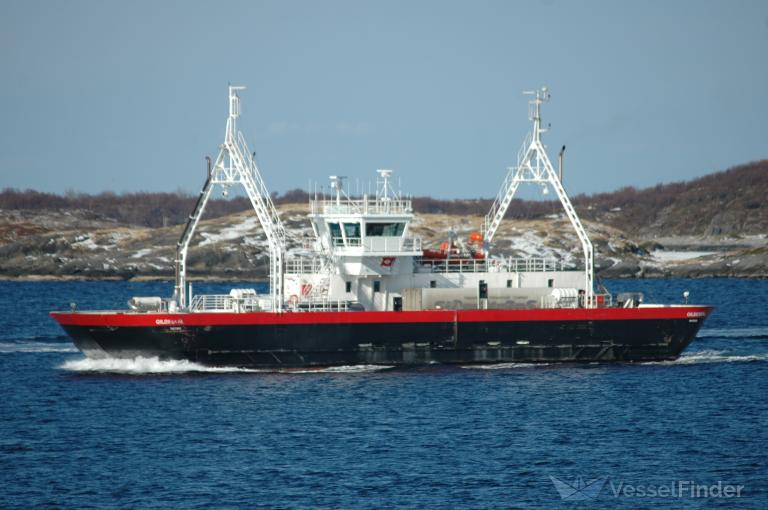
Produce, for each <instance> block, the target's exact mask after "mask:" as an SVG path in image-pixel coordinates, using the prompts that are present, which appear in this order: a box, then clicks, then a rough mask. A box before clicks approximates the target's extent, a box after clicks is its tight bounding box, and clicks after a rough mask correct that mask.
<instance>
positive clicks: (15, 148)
mask: <svg viewBox="0 0 768 510" xmlns="http://www.w3.org/2000/svg"><path fill="white" fill-rule="evenodd" d="M0 69H2V79H0V112H2V116H1V117H0V187H2V188H4V187H17V188H34V189H39V190H45V191H54V192H64V191H66V190H76V191H87V192H98V191H102V190H113V191H117V192H121V191H136V190H149V191H176V190H184V191H188V192H197V190H198V189H199V187H200V185H201V184H202V179H203V174H204V162H203V157H204V156H205V155H206V154H211V155H215V154H214V153H215V152H216V150H217V145H218V143H220V142H221V140H222V136H223V130H224V121H225V118H226V108H227V102H226V88H227V84H228V82H232V83H233V84H242V85H246V86H247V87H248V90H246V91H245V92H244V93H243V94H242V99H243V117H242V122H241V124H240V125H241V128H242V130H243V131H244V134H245V137H246V139H247V140H248V142H249V143H250V144H251V145H252V146H253V147H254V148H255V150H256V151H257V154H258V161H259V163H260V166H261V169H262V173H263V174H264V178H265V180H266V182H267V185H268V186H269V188H270V189H271V190H273V191H279V192H284V191H286V190H288V189H291V188H296V187H301V188H306V187H307V182H308V180H309V179H314V180H321V181H323V182H325V177H326V176H327V175H330V174H339V175H347V176H349V177H350V179H351V180H352V181H353V182H354V179H355V178H360V179H366V180H367V179H368V178H369V177H370V176H372V175H373V174H374V170H375V169H376V168H392V169H394V170H395V172H396V175H399V176H400V177H401V178H402V183H403V188H404V190H406V191H409V192H412V193H414V194H418V195H425V194H429V195H433V196H436V197H443V198H452V197H461V198H471V197H491V196H493V195H495V193H496V191H497V188H498V186H499V184H500V182H501V180H502V178H503V175H504V173H505V168H506V167H507V166H509V165H512V164H513V163H514V159H515V155H516V153H517V150H518V146H519V145H520V143H521V141H522V139H523V137H524V136H525V134H526V132H527V131H528V129H529V121H528V120H527V105H526V98H525V97H524V96H522V95H521V91H522V90H524V89H531V88H535V87H539V86H541V85H547V86H549V88H550V89H551V92H552V101H551V102H550V103H549V104H547V105H546V107H545V110H544V120H545V122H548V123H551V124H552V129H551V131H550V132H549V133H547V135H546V139H545V141H546V142H547V143H548V145H549V147H550V155H551V157H552V158H553V160H554V158H556V153H557V150H558V149H559V147H560V146H561V145H563V144H565V145H567V147H568V149H567V152H566V179H565V180H566V188H567V189H568V190H569V191H570V192H571V193H581V192H587V193H592V192H598V191H610V190H613V189H616V188H618V187H621V186H625V185H635V186H649V185H652V184H655V183H657V182H668V181H675V180H683V179H689V178H692V177H695V176H699V175H703V174H706V173H710V172H713V171H717V170H722V169H725V168H727V167H729V166H733V165H736V164H740V163H744V162H748V161H752V160H756V159H763V158H766V157H768V135H767V134H766V133H768V130H767V129H766V125H765V123H766V118H768V2H765V1H741V0H736V1H714V2H713V1H676V2H672V1H649V2H645V1H643V2H639V1H633V2H614V1H605V2H594V1H578V2H576V1H554V0H552V1H539V2H535V1H526V2H513V1H499V2H494V1H477V2H468V1H467V2H446V1H420V2H415V1H402V2H401V1H379V2H372V1H370V2H365V1H322V2H321V1H295V0H289V1H279V2H278V1H274V2H264V1H261V2H255V1H254V2H227V1H219V2H213V1H211V2H192V1H189V2H173V1H162V2H154V1H153V2H142V1H137V2H101V1H89V2H83V1H69V2H55V1H45V2H40V1H35V0H32V1H30V0H25V1H15V0H13V1H9V0H1V1H0Z"/></svg>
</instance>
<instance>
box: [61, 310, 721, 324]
mask: <svg viewBox="0 0 768 510" xmlns="http://www.w3.org/2000/svg"><path fill="white" fill-rule="evenodd" d="M711 312H712V307H710V306H670V307H650V308H594V309H589V310H588V309H584V308H573V309H572V308H559V309H535V310H424V311H403V312H296V313H293V312H285V313H270V312H252V313H131V312H74V313H69V312H51V316H52V317H53V318H54V319H56V321H57V322H58V323H59V324H61V325H62V326H91V327H98V326H112V327H167V326H240V325H259V324H285V325H290V324H376V323H386V322H391V323H404V324H407V323H440V322H454V321H456V322H460V323H462V322H529V321H534V322H536V321H588V320H597V321H610V320H655V319H656V320H658V319H704V318H706V317H707V316H708V315H709V314H710V313H711Z"/></svg>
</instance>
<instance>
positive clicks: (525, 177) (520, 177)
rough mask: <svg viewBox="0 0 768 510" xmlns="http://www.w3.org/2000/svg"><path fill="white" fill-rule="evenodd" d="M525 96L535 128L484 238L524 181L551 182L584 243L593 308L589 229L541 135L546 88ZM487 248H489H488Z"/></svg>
mask: <svg viewBox="0 0 768 510" xmlns="http://www.w3.org/2000/svg"><path fill="white" fill-rule="evenodd" d="M525 94H526V95H533V96H534V98H533V99H532V100H531V101H529V104H530V105H531V118H530V120H532V121H533V130H532V131H531V133H529V134H528V136H527V137H526V138H525V141H524V142H523V144H522V146H521V147H520V150H519V151H518V153H517V166H515V167H512V168H510V169H509V170H508V172H507V176H506V177H505V178H504V182H503V183H502V185H501V189H500V190H499V193H498V194H497V195H496V199H495V200H494V201H493V204H492V205H491V209H490V211H489V212H488V214H487V215H486V216H485V219H484V221H483V240H484V242H485V243H486V246H488V245H489V244H490V242H491V241H492V240H493V237H494V236H495V235H496V231H497V230H498V228H499V225H500V224H501V221H502V220H503V219H504V216H505V215H506V214H507V209H508V208H509V205H510V204H511V203H512V199H513V198H514V196H515V193H516V192H517V188H518V187H519V186H520V184H521V183H524V182H526V183H535V184H541V185H542V186H543V187H544V189H546V186H547V185H551V186H552V188H553V189H554V190H555V193H556V194H557V197H558V199H559V200H560V203H561V204H562V205H563V209H564V210H565V214H566V215H567V216H568V220H569V221H570V222H571V226H572V227H573V229H574V230H575V231H576V235H577V236H578V238H579V241H580V243H581V248H582V251H583V252H584V266H585V267H584V280H585V281H584V292H585V296H584V306H585V307H587V308H592V307H594V306H595V302H594V297H593V296H594V249H593V247H592V241H590V239H589V236H588V235H587V231H586V230H585V229H584V226H583V225H582V223H581V220H580V219H579V216H578V215H577V214H576V210H575V209H574V208H573V204H572V203H571V200H570V199H569V198H568V195H567V193H566V192H565V189H564V188H563V184H562V183H561V182H560V178H559V177H558V175H557V172H555V169H554V167H553V166H552V162H551V161H550V160H549V156H547V151H546V149H545V147H544V144H543V143H542V141H541V134H542V133H543V132H546V129H542V127H541V105H542V103H544V102H545V101H547V100H549V93H548V92H547V88H546V87H544V88H542V89H541V90H536V91H532V92H525ZM486 251H487V250H486Z"/></svg>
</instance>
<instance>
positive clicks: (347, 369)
mask: <svg viewBox="0 0 768 510" xmlns="http://www.w3.org/2000/svg"><path fill="white" fill-rule="evenodd" d="M390 368H393V367H392V366H388V365H342V366H338V367H325V368H297V369H287V370H280V369H278V370H275V371H277V372H281V373H290V374H359V373H364V372H378V371H380V370H387V369H390Z"/></svg>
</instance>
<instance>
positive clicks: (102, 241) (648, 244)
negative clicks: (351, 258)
mask: <svg viewBox="0 0 768 510" xmlns="http://www.w3.org/2000/svg"><path fill="white" fill-rule="evenodd" d="M0 213H2V214H0V280H23V281H58V280H61V281H73V280H122V281H125V280H130V281H157V280H162V281H169V280H172V279H173V275H174V269H173V260H174V256H175V253H174V250H175V246H176V242H177V240H178V237H179V235H180V233H181V229H182V226H181V225H174V226H169V227H159V228H146V227H137V226H131V225H125V224H119V223H117V222H115V221H114V220H110V219H109V218H104V217H99V216H98V215H94V214H93V213H91V212H89V211H65V212H57V211H40V210H35V211H29V210H27V211H25V210H13V211H0ZM306 213H307V207H306V205H304V204H289V205H286V206H283V207H282V208H281V216H282V218H283V221H284V222H285V224H286V228H287V229H288V231H289V232H291V233H293V234H294V235H293V237H292V239H291V240H289V242H288V256H289V257H290V256H295V255H298V254H300V253H302V252H304V248H303V245H304V242H305V241H306V240H308V239H311V238H312V231H311V228H310V226H309V223H308V221H307V220H306ZM480 223H481V218H480V217H479V216H477V217H475V216H459V215H450V214H417V216H416V219H415V220H414V222H413V224H412V232H411V233H412V235H416V236H420V237H421V238H422V239H423V243H424V246H425V247H436V246H438V245H439V244H440V242H442V241H445V240H446V239H447V236H448V232H449V231H451V230H452V231H454V232H456V233H457V234H458V236H459V237H460V238H466V237H467V236H468V234H469V232H471V231H473V230H477V229H478V227H479V225H480ZM585 227H586V228H587V230H588V232H589V235H590V237H591V239H592V241H593V243H594V246H595V267H596V274H597V275H598V276H599V277H602V278H666V277H687V278H711V277H740V278H768V239H767V238H766V236H765V235H752V236H741V237H737V236H730V237H725V236H720V237H716V236H702V237H692V236H677V237H670V236H667V237H663V238H662V237H651V238H645V237H643V238H636V237H632V236H631V235H629V234H628V233H626V232H624V231H622V230H620V229H618V228H616V227H614V226H609V225H606V224H602V223H598V222H594V221H586V222H585ZM578 246H579V245H578V240H577V239H576V236H575V234H574V233H573V231H572V230H571V227H570V225H569V223H568V221H567V219H565V218H564V217H563V216H562V215H556V214H553V215H550V216H549V217H547V218H542V219H535V220H511V219H510V220H507V221H505V222H504V223H503V224H502V227H501V228H500V230H499V232H498V234H497V236H496V238H495V240H494V243H493V246H492V249H493V254H494V256H499V257H521V258H530V257H540V258H553V259H556V260H558V261H562V262H563V263H564V264H565V265H566V266H570V267H574V268H576V267H579V266H580V265H583V262H582V261H581V258H580V254H579V248H578ZM266 251H267V250H266V242H265V240H264V237H263V235H262V233H261V231H260V227H259V225H258V221H257V219H256V218H255V216H254V215H253V214H252V213H251V212H249V211H244V212H241V213H235V214H231V215H227V216H222V217H218V218H214V219H210V220H205V221H202V222H201V224H200V226H199V231H198V234H197V235H196V237H195V239H194V240H193V243H192V247H191V249H190V253H189V259H188V274H189V277H190V279H191V280H193V281H194V280H197V281H231V280H247V281H264V280H266V278H267V268H268V264H267V258H266Z"/></svg>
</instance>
